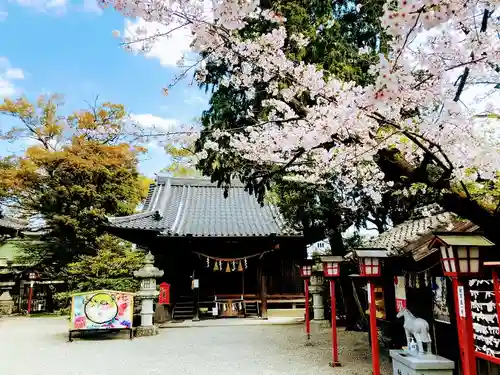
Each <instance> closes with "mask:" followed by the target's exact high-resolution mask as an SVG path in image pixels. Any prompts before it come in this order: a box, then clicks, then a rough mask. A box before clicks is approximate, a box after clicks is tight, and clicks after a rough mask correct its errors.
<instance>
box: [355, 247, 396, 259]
mask: <svg viewBox="0 0 500 375" xmlns="http://www.w3.org/2000/svg"><path fill="white" fill-rule="evenodd" d="M354 254H355V255H356V257H358V258H387V257H388V254H387V249H354Z"/></svg>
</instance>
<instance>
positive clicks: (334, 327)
mask: <svg viewBox="0 0 500 375" xmlns="http://www.w3.org/2000/svg"><path fill="white" fill-rule="evenodd" d="M330 296H331V300H332V301H331V305H332V307H331V310H332V363H330V366H332V367H338V366H340V362H339V349H338V343H337V311H336V306H337V304H336V301H335V280H334V279H330Z"/></svg>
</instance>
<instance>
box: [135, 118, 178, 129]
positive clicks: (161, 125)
mask: <svg viewBox="0 0 500 375" xmlns="http://www.w3.org/2000/svg"><path fill="white" fill-rule="evenodd" d="M130 119H131V120H132V121H133V122H134V123H136V124H138V125H139V126H141V127H143V128H145V129H148V130H154V131H156V132H172V131H175V129H176V128H177V125H178V122H177V120H175V119H171V118H162V117H158V116H155V115H152V114H151V113H143V114H138V115H136V114H131V115H130Z"/></svg>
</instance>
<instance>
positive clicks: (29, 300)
mask: <svg viewBox="0 0 500 375" xmlns="http://www.w3.org/2000/svg"><path fill="white" fill-rule="evenodd" d="M33 284H34V282H33V280H31V281H30V291H29V293H28V315H29V314H31V300H32V298H33Z"/></svg>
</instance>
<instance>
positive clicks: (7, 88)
mask: <svg viewBox="0 0 500 375" xmlns="http://www.w3.org/2000/svg"><path fill="white" fill-rule="evenodd" d="M23 79H24V72H23V71H22V70H21V69H19V68H12V67H11V66H10V63H9V60H8V59H7V58H6V57H1V56H0V98H6V97H9V96H13V95H16V94H18V93H19V89H18V88H17V87H16V86H15V84H14V81H19V80H23Z"/></svg>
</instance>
